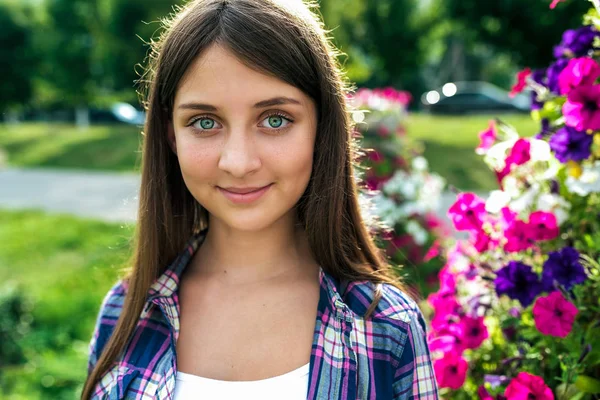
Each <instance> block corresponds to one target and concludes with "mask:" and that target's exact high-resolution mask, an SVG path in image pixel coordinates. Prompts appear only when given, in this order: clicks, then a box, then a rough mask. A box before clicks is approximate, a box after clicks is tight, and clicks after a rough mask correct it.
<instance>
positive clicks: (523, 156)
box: [505, 138, 531, 166]
mask: <svg viewBox="0 0 600 400" xmlns="http://www.w3.org/2000/svg"><path fill="white" fill-rule="evenodd" d="M530 151H531V142H530V141H529V140H528V139H526V138H520V139H519V140H517V141H516V142H515V144H514V145H513V147H512V148H511V149H510V153H509V154H508V156H507V157H506V160H505V164H506V165H507V166H509V165H523V164H525V163H526V162H527V161H529V160H531V153H530Z"/></svg>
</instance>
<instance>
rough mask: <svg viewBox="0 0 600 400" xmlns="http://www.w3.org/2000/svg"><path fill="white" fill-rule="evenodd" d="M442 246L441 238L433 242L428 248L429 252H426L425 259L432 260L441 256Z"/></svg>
mask: <svg viewBox="0 0 600 400" xmlns="http://www.w3.org/2000/svg"><path fill="white" fill-rule="evenodd" d="M440 248H441V246H440V241H439V240H436V241H435V242H433V244H432V245H431V247H430V248H429V250H427V254H425V257H424V258H423V261H425V262H427V261H430V260H432V259H434V258H436V257H437V256H439V255H440Z"/></svg>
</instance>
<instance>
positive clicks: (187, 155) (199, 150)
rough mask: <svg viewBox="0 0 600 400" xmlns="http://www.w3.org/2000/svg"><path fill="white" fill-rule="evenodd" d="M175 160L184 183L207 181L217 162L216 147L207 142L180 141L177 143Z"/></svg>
mask: <svg viewBox="0 0 600 400" xmlns="http://www.w3.org/2000/svg"><path fill="white" fill-rule="evenodd" d="M177 159H178V160H179V166H180V167H181V172H182V174H183V175H184V177H185V178H186V181H187V180H189V179H193V180H208V179H210V178H211V176H212V175H213V174H214V171H213V169H214V166H216V165H217V162H218V150H217V146H216V145H215V144H214V143H210V142H209V141H206V143H201V142H200V141H196V140H193V139H192V140H189V139H184V140H180V141H178V142H177Z"/></svg>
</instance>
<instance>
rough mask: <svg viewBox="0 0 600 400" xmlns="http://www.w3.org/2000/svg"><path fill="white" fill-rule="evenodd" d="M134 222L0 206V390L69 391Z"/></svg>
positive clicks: (36, 395) (80, 376) (56, 394)
mask: <svg viewBox="0 0 600 400" xmlns="http://www.w3.org/2000/svg"><path fill="white" fill-rule="evenodd" d="M132 233H133V227H131V226H122V225H114V224H106V223H102V222H97V221H89V220H81V219H76V218H73V217H68V216H60V215H48V214H44V213H40V212H32V211H22V212H8V211H1V210H0V243H1V245H0V313H1V315H0V360H1V361H0V366H1V368H0V398H2V399H10V400H21V399H27V400H32V399H73V398H76V394H77V392H78V391H79V390H80V389H81V385H82V384H83V380H84V379H85V375H86V368H87V351H88V343H89V340H90V337H91V334H92V331H93V327H94V322H95V319H96V315H97V312H98V309H99V305H100V302H101V300H102V298H103V296H104V295H105V294H106V292H107V291H108V289H109V288H110V286H111V285H112V284H113V283H114V282H115V281H116V279H117V277H118V275H119V273H120V272H121V271H122V269H123V267H124V266H125V265H126V261H127V259H128V256H129V249H130V238H131V237H132Z"/></svg>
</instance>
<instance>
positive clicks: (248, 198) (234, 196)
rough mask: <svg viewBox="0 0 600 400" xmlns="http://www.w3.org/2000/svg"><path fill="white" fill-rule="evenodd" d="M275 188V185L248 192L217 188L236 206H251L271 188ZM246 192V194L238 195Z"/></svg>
mask: <svg viewBox="0 0 600 400" xmlns="http://www.w3.org/2000/svg"><path fill="white" fill-rule="evenodd" d="M271 186H273V184H270V185H267V186H264V187H262V188H258V189H256V190H251V191H246V190H242V189H232V190H236V192H233V191H229V190H227V189H223V188H222V187H219V186H217V188H218V189H219V191H220V192H221V193H222V194H223V196H225V197H226V198H227V199H228V200H229V201H231V202H232V203H236V204H249V203H252V202H254V201H256V200H258V199H259V198H261V197H262V196H263V195H264V194H265V193H267V192H268V191H269V188H270V187H271ZM237 192H244V193H237Z"/></svg>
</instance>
